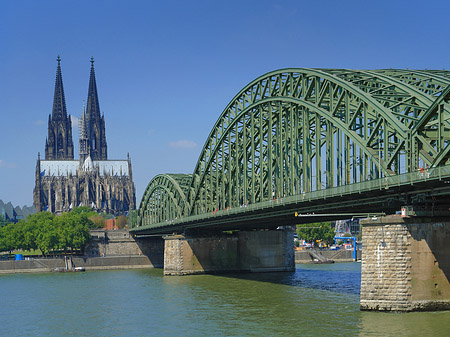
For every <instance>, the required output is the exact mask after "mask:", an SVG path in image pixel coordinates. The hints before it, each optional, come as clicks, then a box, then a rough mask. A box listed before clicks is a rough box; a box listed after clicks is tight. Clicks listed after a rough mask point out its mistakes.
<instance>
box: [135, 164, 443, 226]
mask: <svg viewBox="0 0 450 337" xmlns="http://www.w3.org/2000/svg"><path fill="white" fill-rule="evenodd" d="M448 196H450V166H440V167H436V168H433V169H430V170H425V171H423V172H412V173H405V174H401V175H394V176H389V177H385V178H381V179H375V180H370V181H364V182H359V183H355V184H350V185H343V186H339V187H333V188H329V189H323V190H318V191H313V192H310V193H305V194H301V195H295V196H289V197H285V198H279V199H275V200H269V201H264V202H260V203H255V204H250V205H245V206H244V205H243V206H242V207H236V208H230V209H225V210H218V211H216V212H212V213H205V214H200V215H195V216H188V217H184V218H180V219H172V220H168V221H165V222H160V223H155V224H148V225H143V226H139V227H137V228H133V229H131V232H132V233H133V234H135V235H163V234H171V233H181V232H184V231H185V230H188V229H196V228H208V229H211V230H233V229H258V228H261V229H264V228H267V229H269V228H276V227H278V226H285V225H295V224H300V223H308V222H317V221H325V220H337V219H343V218H349V217H351V214H361V213H367V214H371V213H376V212H386V213H395V211H399V210H400V207H401V206H402V205H405V204H417V205H421V206H425V205H430V204H431V203H432V204H433V207H435V208H436V209H440V208H442V207H445V208H446V210H448V206H449V205H448V204H449V203H450V200H448V198H447V197H448ZM295 212H298V213H299V214H300V216H295Z"/></svg>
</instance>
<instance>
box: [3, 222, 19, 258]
mask: <svg viewBox="0 0 450 337" xmlns="http://www.w3.org/2000/svg"><path fill="white" fill-rule="evenodd" d="M18 237H19V235H18V229H17V226H16V224H14V223H12V222H11V223H9V224H7V225H6V226H3V227H1V228H0V250H1V251H2V252H10V253H11V251H13V250H15V249H17V247H18V245H19V243H18Z"/></svg>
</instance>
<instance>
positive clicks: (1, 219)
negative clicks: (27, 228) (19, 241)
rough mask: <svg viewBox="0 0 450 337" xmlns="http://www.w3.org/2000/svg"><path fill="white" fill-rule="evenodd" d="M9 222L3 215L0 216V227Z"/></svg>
mask: <svg viewBox="0 0 450 337" xmlns="http://www.w3.org/2000/svg"><path fill="white" fill-rule="evenodd" d="M9 223H10V221H8V220H6V218H5V216H4V215H3V214H0V227H3V226H6V225H7V224H9Z"/></svg>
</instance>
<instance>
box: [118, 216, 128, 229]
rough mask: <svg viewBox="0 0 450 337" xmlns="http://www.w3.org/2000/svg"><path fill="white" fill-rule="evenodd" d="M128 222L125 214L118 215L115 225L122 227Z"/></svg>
mask: <svg viewBox="0 0 450 337" xmlns="http://www.w3.org/2000/svg"><path fill="white" fill-rule="evenodd" d="M127 224H128V220H127V217H126V216H125V215H119V216H118V217H117V219H116V225H117V228H119V229H124V228H125V227H126V226H127Z"/></svg>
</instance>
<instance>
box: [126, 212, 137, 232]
mask: <svg viewBox="0 0 450 337" xmlns="http://www.w3.org/2000/svg"><path fill="white" fill-rule="evenodd" d="M137 215H138V211H137V210H132V211H129V212H128V224H129V226H130V227H131V228H134V227H136V226H137Z"/></svg>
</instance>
